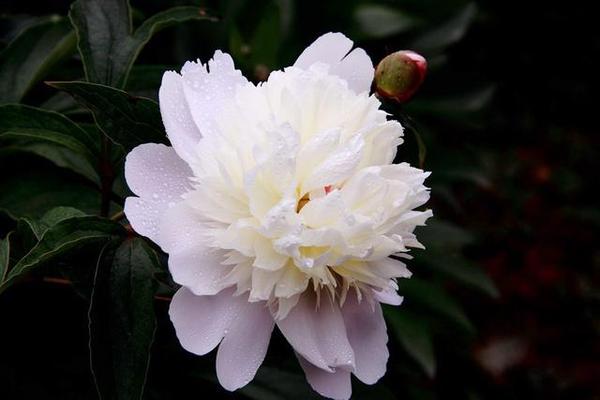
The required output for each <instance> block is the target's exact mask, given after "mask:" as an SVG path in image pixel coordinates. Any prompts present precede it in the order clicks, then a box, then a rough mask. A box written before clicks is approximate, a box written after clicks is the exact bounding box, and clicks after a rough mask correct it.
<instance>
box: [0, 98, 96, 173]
mask: <svg viewBox="0 0 600 400" xmlns="http://www.w3.org/2000/svg"><path fill="white" fill-rule="evenodd" d="M0 140H2V141H8V143H9V144H11V145H12V146H13V147H14V148H18V149H20V150H24V151H29V152H32V153H35V154H37V155H40V156H42V157H45V158H48V159H49V160H51V161H53V162H54V163H56V164H57V165H59V166H61V167H67V168H69V169H71V170H73V171H75V172H77V173H79V174H81V175H83V176H85V177H87V178H89V179H92V180H97V175H96V173H95V166H96V163H97V158H98V142H97V141H95V140H94V138H92V137H91V136H90V135H89V134H88V133H87V132H86V131H84V130H83V129H81V128H80V127H79V126H77V125H76V124H75V123H73V122H72V121H71V120H70V119H68V118H67V117H65V116H64V115H62V114H59V113H56V112H53V111H46V110H42V109H39V108H34V107H29V106H24V105H4V106H0Z"/></svg>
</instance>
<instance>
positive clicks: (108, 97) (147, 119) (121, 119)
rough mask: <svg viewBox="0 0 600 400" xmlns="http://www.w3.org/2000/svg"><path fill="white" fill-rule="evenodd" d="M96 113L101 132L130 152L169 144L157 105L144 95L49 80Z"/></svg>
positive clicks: (104, 87) (85, 83)
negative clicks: (155, 144)
mask: <svg viewBox="0 0 600 400" xmlns="http://www.w3.org/2000/svg"><path fill="white" fill-rule="evenodd" d="M49 85H51V86H53V87H55V88H57V89H61V90H65V91H67V92H68V93H70V94H71V95H72V96H73V97H75V99H76V100H77V101H78V102H80V103H81V104H83V105H85V106H86V107H87V108H88V109H89V110H90V111H91V112H92V113H93V114H94V119H95V120H96V123H97V124H98V126H99V127H100V129H102V131H103V132H104V133H105V134H106V135H107V136H108V137H110V138H111V139H112V140H113V141H114V142H115V143H118V144H120V145H122V146H123V147H124V148H125V150H127V151H129V150H131V149H132V148H134V147H135V146H137V145H140V144H142V143H148V142H154V143H167V140H166V139H167V138H166V135H165V132H164V128H163V125H162V120H161V116H160V110H159V108H158V104H157V103H156V102H154V101H152V100H150V99H146V98H144V97H135V96H131V95H130V94H128V93H127V92H124V91H122V90H119V89H114V88H111V87H108V86H104V85H98V84H96V83H87V82H50V83H49Z"/></svg>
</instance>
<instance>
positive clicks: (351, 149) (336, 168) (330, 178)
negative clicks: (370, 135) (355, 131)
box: [301, 137, 364, 194]
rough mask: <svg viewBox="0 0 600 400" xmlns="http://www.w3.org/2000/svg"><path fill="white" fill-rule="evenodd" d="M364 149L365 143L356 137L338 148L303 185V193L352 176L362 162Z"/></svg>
mask: <svg viewBox="0 0 600 400" xmlns="http://www.w3.org/2000/svg"><path fill="white" fill-rule="evenodd" d="M363 147H364V141H363V140H362V139H361V138H360V137H356V138H354V139H353V140H352V141H351V142H350V143H348V144H347V145H346V146H343V147H340V148H338V149H337V150H336V151H335V152H334V153H333V154H331V155H330V156H329V157H327V158H326V159H325V160H324V161H323V162H322V163H321V164H320V165H319V166H317V167H316V168H315V169H314V170H313V172H312V173H311V174H310V176H309V177H308V178H307V179H306V181H305V182H304V183H303V184H302V190H301V191H302V193H303V194H304V193H308V192H310V191H311V190H314V189H320V188H322V187H324V186H327V185H334V184H336V183H339V182H341V181H343V180H344V179H346V178H348V177H349V176H350V175H352V174H353V173H354V169H355V168H356V166H358V164H359V162H360V159H361V156H362V149H363Z"/></svg>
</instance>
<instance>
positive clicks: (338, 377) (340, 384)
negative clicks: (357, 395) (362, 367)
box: [296, 354, 352, 400]
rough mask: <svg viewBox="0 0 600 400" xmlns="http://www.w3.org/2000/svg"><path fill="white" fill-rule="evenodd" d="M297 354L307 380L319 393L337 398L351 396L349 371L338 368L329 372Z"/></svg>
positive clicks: (342, 398) (336, 399) (343, 398)
mask: <svg viewBox="0 0 600 400" xmlns="http://www.w3.org/2000/svg"><path fill="white" fill-rule="evenodd" d="M296 356H297V357H298V361H299V362H300V366H301V367H302V369H303V370H304V375H306V380H307V381H308V383H309V384H310V386H311V387H312V388H313V389H314V390H315V391H316V392H317V393H319V394H320V395H321V396H325V397H329V398H331V399H335V400H346V399H349V398H350V395H351V394H352V383H351V381H350V372H349V371H345V370H343V369H337V370H335V371H334V372H327V371H324V370H322V369H321V368H317V367H315V366H314V365H312V364H311V363H310V362H308V361H307V360H305V359H304V358H303V357H302V356H301V355H299V354H296Z"/></svg>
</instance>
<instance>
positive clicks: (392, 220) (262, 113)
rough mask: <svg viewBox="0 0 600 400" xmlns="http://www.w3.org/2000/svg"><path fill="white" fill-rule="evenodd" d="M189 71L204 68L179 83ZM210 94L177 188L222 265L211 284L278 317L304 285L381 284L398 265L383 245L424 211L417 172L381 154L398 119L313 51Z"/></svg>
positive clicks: (337, 294)
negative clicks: (187, 178)
mask: <svg viewBox="0 0 600 400" xmlns="http://www.w3.org/2000/svg"><path fill="white" fill-rule="evenodd" d="M195 74H201V75H202V74H207V71H206V69H205V67H204V66H203V65H200V64H196V63H189V64H188V65H186V67H184V70H183V71H182V77H183V82H184V84H185V83H186V82H187V87H189V88H191V89H189V90H191V91H193V88H194V85H193V83H194V79H197V77H195ZM219 101H220V103H219V104H220V105H219V107H218V109H217V110H216V111H214V115H212V118H211V119H210V121H208V122H207V123H205V125H206V129H204V131H203V137H202V140H200V141H199V142H198V143H197V144H195V145H194V146H190V147H188V148H187V149H186V151H187V153H188V154H189V155H188V156H187V157H186V161H187V163H188V164H189V166H190V168H191V171H192V173H193V177H192V178H191V181H192V184H191V189H190V190H189V191H187V192H186V193H185V194H183V199H184V203H185V205H186V207H188V209H189V210H193V211H192V212H193V213H195V214H196V217H197V218H198V220H200V221H202V225H203V227H202V228H203V232H204V234H203V243H202V245H206V246H207V247H208V248H210V249H212V250H213V251H214V252H216V253H217V254H220V255H221V257H222V259H221V261H220V262H221V265H223V266H224V268H228V269H227V273H226V274H223V275H222V276H220V277H219V279H218V280H219V282H218V284H217V286H219V287H226V286H230V285H235V286H236V287H237V291H238V292H246V291H249V293H250V294H249V299H250V301H260V300H266V301H268V302H269V303H270V304H271V305H272V306H273V307H274V308H275V309H276V310H277V317H278V318H283V317H284V316H285V315H287V313H288V312H289V310H290V309H291V308H293V307H294V305H295V304H296V302H297V301H298V298H299V296H300V295H301V294H302V293H304V292H305V291H315V292H316V293H317V295H320V293H322V292H325V293H329V294H330V295H331V298H332V299H334V300H336V301H339V302H343V301H344V299H345V296H346V294H347V292H348V290H350V289H355V290H357V291H358V293H361V294H362V293H364V294H366V295H370V294H371V293H377V292H382V293H383V292H386V291H389V290H393V289H395V288H396V286H395V279H396V278H399V277H407V276H409V275H410V273H409V272H408V271H407V269H406V267H405V265H404V264H403V263H402V262H400V261H398V260H395V259H391V258H389V256H390V255H398V254H401V253H404V252H406V251H407V250H408V247H415V246H420V245H419V242H418V241H417V240H416V238H415V236H414V234H413V231H414V229H415V227H416V226H418V225H422V224H423V223H424V222H425V220H426V219H427V218H428V217H429V216H430V215H431V212H430V211H415V209H416V208H417V207H419V206H421V205H423V204H424V203H425V202H426V201H427V200H428V198H429V192H428V189H427V188H426V187H425V186H424V184H423V182H424V180H425V178H426V177H427V175H428V173H426V172H423V171H421V170H419V169H416V168H413V167H411V166H409V165H408V164H406V163H402V164H392V162H393V160H394V157H395V155H396V148H397V146H398V145H399V144H401V143H402V133H403V129H402V126H401V125H400V123H398V122H396V121H392V120H388V118H387V115H386V113H385V112H383V111H381V110H380V109H379V107H380V102H379V101H378V100H377V98H376V97H374V96H369V94H368V93H367V92H366V91H364V92H362V93H356V92H355V91H354V90H352V89H351V88H349V86H348V82H347V80H345V79H342V78H340V77H338V76H337V75H335V74H333V73H331V71H330V66H329V65H327V64H324V63H314V64H312V65H310V67H308V68H299V67H289V68H287V69H285V70H283V71H276V72H273V73H271V75H270V77H269V79H268V81H266V82H264V83H262V84H258V85H254V84H252V83H248V82H242V83H241V84H239V85H238V86H236V87H235V89H234V90H233V95H232V96H231V97H230V98H229V99H220V100H219ZM199 245H200V244H199ZM323 289H325V291H324V290H323Z"/></svg>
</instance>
